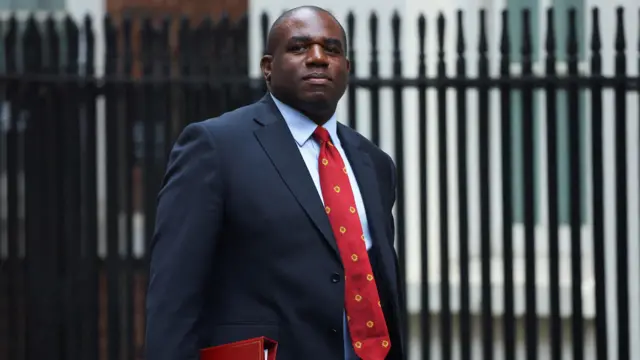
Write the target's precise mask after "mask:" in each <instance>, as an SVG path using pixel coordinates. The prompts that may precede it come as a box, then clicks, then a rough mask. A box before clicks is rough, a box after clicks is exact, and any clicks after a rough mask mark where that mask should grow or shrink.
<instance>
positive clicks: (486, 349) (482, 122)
mask: <svg viewBox="0 0 640 360" xmlns="http://www.w3.org/2000/svg"><path fill="white" fill-rule="evenodd" d="M479 43H480V45H479V51H480V60H479V63H478V75H479V79H480V80H484V82H486V81H487V80H488V78H489V59H488V58H487V51H488V50H489V46H488V44H487V43H488V41H487V31H486V22H485V11H484V10H481V11H480V41H479ZM484 82H481V83H480V85H479V88H478V103H479V114H478V116H479V124H478V128H479V132H480V134H479V135H480V141H479V145H480V149H479V153H480V243H481V255H480V256H481V258H482V270H481V272H482V340H483V347H482V350H483V358H484V359H485V360H490V359H493V316H492V313H491V309H492V307H493V306H492V301H491V187H490V186H489V182H490V179H489V177H490V176H489V149H490V146H489V129H490V124H489V112H490V109H489V87H488V86H486V85H484Z"/></svg>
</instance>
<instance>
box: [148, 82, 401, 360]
mask: <svg viewBox="0 0 640 360" xmlns="http://www.w3.org/2000/svg"><path fill="white" fill-rule="evenodd" d="M338 134H339V137H340V140H341V142H342V144H343V147H344V149H345V152H346V153H347V156H348V158H349V161H350V162H351V165H352V167H353V170H354V173H355V175H356V178H357V181H358V184H359V187H360V190H361V193H362V197H363V200H364V204H365V207H366V213H367V217H368V219H369V224H370V225H369V226H370V227H371V233H372V243H373V245H372V248H371V249H370V250H369V253H370V258H371V262H372V266H373V270H374V273H375V276H376V279H378V286H379V287H380V296H381V302H382V304H383V310H384V313H385V317H386V319H387V322H388V326H389V329H390V332H391V344H392V346H391V348H392V350H391V353H390V355H389V356H388V357H387V358H388V359H404V358H405V353H406V352H405V351H404V345H403V344H404V339H405V334H403V333H402V324H403V322H404V321H405V319H404V309H403V308H402V304H403V302H404V295H403V294H402V293H401V288H402V286H401V278H400V276H399V269H398V262H397V256H396V253H395V250H394V246H393V245H394V220H393V215H392V208H393V205H394V202H395V193H396V174H395V166H394V164H393V161H392V160H391V158H390V157H389V156H388V155H387V154H385V153H384V152H383V151H381V150H380V149H379V148H378V147H376V146H375V145H374V144H373V143H371V142H370V141H368V140H367V139H366V138H364V137H363V136H361V135H360V134H358V133H357V132H356V131H354V130H352V129H350V128H348V127H346V126H344V125H341V124H338ZM150 251H151V253H150V256H151V264H150V280H149V286H148V293H147V324H146V354H147V357H146V358H147V360H165V359H166V360H186V359H197V358H198V350H199V349H201V348H204V347H208V346H214V345H219V344H224V343H228V342H232V341H236V340H242V339H246V338H251V337H256V336H267V337H269V338H272V339H273V340H276V341H278V343H279V348H278V360H302V359H304V360H315V359H317V360H334V359H343V358H344V343H343V330H342V329H343V325H342V324H343V314H344V313H343V311H344V286H343V285H344V281H343V279H344V270H343V267H342V263H341V260H340V256H339V253H338V248H337V246H336V243H335V239H334V237H333V234H332V231H331V226H330V224H329V220H328V217H327V216H326V214H325V212H324V207H323V205H322V201H321V199H320V196H319V195H318V192H317V190H316V188H315V186H314V184H313V181H312V179H311V176H310V175H309V172H308V170H307V167H306V166H305V164H304V161H303V159H302V156H301V155H300V152H299V150H298V148H297V145H296V143H295V140H294V139H293V137H292V135H291V133H290V131H289V129H288V127H287V125H286V123H285V121H284V119H283V118H282V115H280V112H279V111H278V109H277V107H276V106H275V104H274V103H273V100H272V99H271V98H270V96H269V95H268V94H267V96H265V97H263V98H262V100H260V101H258V102H256V103H254V104H251V105H248V106H245V107H242V108H239V109H237V110H234V111H231V112H228V113H226V114H223V115H221V116H220V117H217V118H214V119H209V120H206V121H202V122H197V123H192V124H190V125H188V126H186V127H185V129H184V130H183V131H182V133H181V134H180V136H179V137H178V139H177V141H176V143H175V145H174V147H173V149H172V151H171V155H170V157H169V161H168V166H167V170H166V174H165V177H164V180H163V184H162V189H161V191H160V193H159V196H158V205H157V215H156V229H155V234H154V236H153V241H152V244H151V248H150Z"/></svg>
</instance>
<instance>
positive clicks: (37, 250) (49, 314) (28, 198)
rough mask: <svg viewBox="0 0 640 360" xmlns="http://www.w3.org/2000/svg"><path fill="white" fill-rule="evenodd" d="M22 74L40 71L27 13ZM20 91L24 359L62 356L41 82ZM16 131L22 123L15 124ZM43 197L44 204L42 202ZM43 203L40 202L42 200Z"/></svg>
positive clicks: (38, 40)
mask: <svg viewBox="0 0 640 360" xmlns="http://www.w3.org/2000/svg"><path fill="white" fill-rule="evenodd" d="M21 40H22V41H21V45H22V51H23V60H24V63H23V65H24V67H23V74H22V75H25V74H29V75H31V76H33V75H36V74H40V73H41V71H42V51H41V49H42V48H41V46H42V36H41V34H40V32H39V30H38V24H37V22H36V19H35V17H34V16H33V15H30V16H29V18H28V20H27V22H26V28H25V30H24V33H23V37H22V39H21ZM23 86H24V87H22V89H20V90H19V91H22V93H21V94H20V95H23V96H24V99H25V101H24V103H22V107H17V108H13V109H12V111H20V112H22V114H21V115H22V116H21V117H22V119H21V120H22V121H21V124H20V126H21V127H22V129H23V131H22V134H21V135H22V139H21V140H22V141H21V142H19V149H20V150H19V151H21V152H22V154H23V160H24V163H23V169H24V216H25V218H24V221H25V223H24V224H25V228H24V230H25V232H24V236H25V241H26V244H25V251H26V264H25V266H26V290H27V291H26V299H25V300H26V313H25V314H26V323H27V343H26V346H27V359H29V360H30V359H42V358H49V359H56V360H57V359H61V358H62V357H63V356H64V355H63V353H62V350H63V349H62V348H61V346H60V345H61V342H62V338H61V336H62V335H63V334H61V331H60V330H61V329H60V328H59V327H58V325H59V322H58V316H59V314H60V309H59V308H58V305H59V304H60V303H59V300H60V299H59V297H58V295H59V293H60V292H59V289H58V285H59V284H60V279H59V278H58V269H57V259H58V257H57V256H55V255H54V256H52V255H53V254H56V253H57V250H58V249H56V242H55V237H49V235H50V234H48V233H47V231H46V225H47V215H48V214H47V211H46V210H47V209H48V206H49V204H48V200H49V199H41V198H40V197H39V196H38V195H39V194H40V193H41V192H43V190H45V189H46V181H47V180H48V179H47V173H46V163H45V161H46V159H45V154H44V153H45V152H44V148H43V144H44V143H45V142H46V139H47V137H48V135H49V134H46V133H45V131H44V130H45V124H46V120H45V119H43V116H44V111H42V108H41V107H40V104H41V102H40V101H41V100H42V98H41V94H40V92H39V91H38V90H39V87H40V84H39V83H37V82H36V81H30V82H24V83H23ZM18 131H20V129H18ZM43 203H44V204H43ZM43 205H44V206H43Z"/></svg>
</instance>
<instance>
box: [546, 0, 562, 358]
mask: <svg viewBox="0 0 640 360" xmlns="http://www.w3.org/2000/svg"><path fill="white" fill-rule="evenodd" d="M555 36H556V35H555V29H554V13H553V8H550V9H549V10H548V11H547V39H546V44H545V45H546V46H545V47H546V50H547V61H546V69H545V71H546V75H547V76H548V77H549V78H554V77H555V76H556V55H555V52H556V38H555ZM545 92H546V112H547V183H548V185H547V188H548V193H549V232H548V233H549V284H550V288H549V297H550V299H549V301H550V325H549V326H550V341H551V358H552V360H559V359H560V357H561V356H562V321H561V318H560V269H559V261H560V252H559V245H558V221H559V220H558V150H557V147H558V144H557V117H558V108H557V104H556V103H557V96H558V93H557V91H556V86H555V85H554V84H551V83H549V84H548V85H547V86H546V88H545Z"/></svg>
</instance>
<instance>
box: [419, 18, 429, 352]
mask: <svg viewBox="0 0 640 360" xmlns="http://www.w3.org/2000/svg"><path fill="white" fill-rule="evenodd" d="M426 28H427V21H426V19H425V17H424V15H423V14H421V15H420V17H419V18H418V39H419V45H418V46H419V49H420V53H419V59H418V79H420V80H422V82H421V83H420V85H419V86H418V106H419V107H418V123H419V129H420V137H419V149H420V167H419V168H420V300H421V301H420V305H421V306H420V309H421V311H420V333H421V350H422V360H429V359H430V358H431V356H430V354H431V321H430V318H431V317H430V316H429V229H428V223H429V220H428V204H429V202H428V199H429V196H428V191H427V188H428V183H427V179H428V177H427V171H428V169H429V164H428V160H427V85H426V83H425V80H426V78H427V66H426V64H425V42H426Z"/></svg>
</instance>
